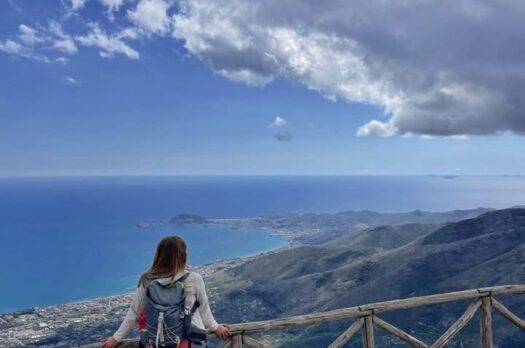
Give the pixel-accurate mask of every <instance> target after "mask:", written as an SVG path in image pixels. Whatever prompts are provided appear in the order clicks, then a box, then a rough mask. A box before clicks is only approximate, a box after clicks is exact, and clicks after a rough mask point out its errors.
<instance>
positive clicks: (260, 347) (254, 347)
mask: <svg viewBox="0 0 525 348" xmlns="http://www.w3.org/2000/svg"><path fill="white" fill-rule="evenodd" d="M242 343H243V344H244V345H245V346H246V347H248V348H265V347H266V346H265V345H264V344H262V343H260V342H257V341H256V340H254V339H253V338H251V337H248V336H242Z"/></svg>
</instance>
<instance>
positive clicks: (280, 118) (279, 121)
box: [270, 116, 286, 127]
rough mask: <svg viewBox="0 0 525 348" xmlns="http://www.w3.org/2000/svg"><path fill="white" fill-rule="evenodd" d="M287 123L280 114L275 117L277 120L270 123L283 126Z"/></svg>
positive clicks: (271, 125)
mask: <svg viewBox="0 0 525 348" xmlns="http://www.w3.org/2000/svg"><path fill="white" fill-rule="evenodd" d="M284 125H286V120H285V119H284V118H282V117H280V116H277V117H275V120H274V121H273V122H272V123H270V127H282V126H284Z"/></svg>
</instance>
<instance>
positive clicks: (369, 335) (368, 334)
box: [363, 315, 375, 348]
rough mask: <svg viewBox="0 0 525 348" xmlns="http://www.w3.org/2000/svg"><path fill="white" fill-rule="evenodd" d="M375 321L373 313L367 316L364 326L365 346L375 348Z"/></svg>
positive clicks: (364, 347) (365, 347)
mask: <svg viewBox="0 0 525 348" xmlns="http://www.w3.org/2000/svg"><path fill="white" fill-rule="evenodd" d="M374 346H375V342H374V322H373V319H372V316H371V315H368V316H366V317H365V325H364V326H363V348H374Z"/></svg>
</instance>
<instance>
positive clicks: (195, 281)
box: [113, 272, 219, 342]
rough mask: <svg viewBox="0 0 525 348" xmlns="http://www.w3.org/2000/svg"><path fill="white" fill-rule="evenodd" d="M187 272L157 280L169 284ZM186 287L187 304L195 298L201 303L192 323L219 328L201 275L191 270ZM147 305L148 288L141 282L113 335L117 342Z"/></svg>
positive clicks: (207, 327) (200, 326)
mask: <svg viewBox="0 0 525 348" xmlns="http://www.w3.org/2000/svg"><path fill="white" fill-rule="evenodd" d="M185 273H186V272H179V273H177V274H176V275H175V277H167V278H161V279H157V280H158V281H159V282H161V283H163V284H169V283H171V282H173V281H174V280H177V279H179V278H180V277H182V276H183V275H184V274H185ZM184 289H185V295H186V303H187V304H188V303H191V304H193V302H194V301H195V300H197V301H198V302H199V304H200V305H199V307H198V308H197V310H196V311H195V314H194V315H193V318H192V324H193V325H195V326H197V327H198V328H201V329H205V330H209V331H215V330H217V327H218V326H219V325H218V324H217V322H216V321H215V319H214V318H213V314H212V313H211V309H210V305H209V303H208V296H207V295H206V288H205V286H204V281H203V280H202V277H201V275H200V274H198V273H195V272H191V273H190V274H189V276H188V277H187V278H186V280H185V281H184ZM145 305H146V289H145V288H144V286H143V285H142V284H141V285H140V286H139V287H138V288H137V290H136V291H135V294H134V296H133V300H132V301H131V306H130V307H129V310H128V312H127V314H126V317H125V318H124V320H123V321H122V324H120V327H119V328H118V330H117V331H116V332H115V334H114V335H113V338H114V339H115V340H116V341H117V342H121V341H122V340H123V339H124V338H125V337H126V336H127V335H128V334H129V332H130V331H131V330H132V329H133V327H134V326H135V324H136V321H137V318H138V316H139V315H140V313H141V312H142V310H143V309H144V306H145Z"/></svg>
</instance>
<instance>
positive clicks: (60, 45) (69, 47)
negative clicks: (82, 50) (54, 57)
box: [48, 21, 78, 55]
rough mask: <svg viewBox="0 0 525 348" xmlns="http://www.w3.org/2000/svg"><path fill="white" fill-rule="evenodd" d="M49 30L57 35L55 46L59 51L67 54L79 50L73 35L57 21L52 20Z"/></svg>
mask: <svg viewBox="0 0 525 348" xmlns="http://www.w3.org/2000/svg"><path fill="white" fill-rule="evenodd" d="M48 29H49V31H50V32H51V33H52V34H54V35H55V36H56V39H54V40H53V41H54V42H53V47H54V48H55V49H57V50H59V51H62V52H64V53H67V54H70V55H71V54H76V53H77V52H78V49H77V46H76V45H75V42H74V41H73V38H72V37H71V35H69V34H67V33H66V32H65V31H64V29H63V28H62V25H61V24H60V23H58V22H56V21H51V22H50V23H49V27H48Z"/></svg>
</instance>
